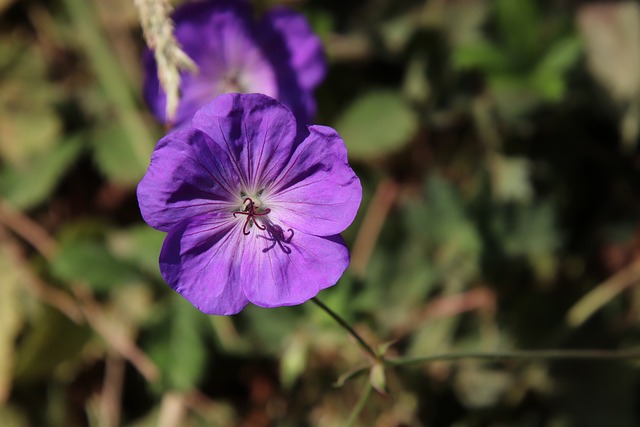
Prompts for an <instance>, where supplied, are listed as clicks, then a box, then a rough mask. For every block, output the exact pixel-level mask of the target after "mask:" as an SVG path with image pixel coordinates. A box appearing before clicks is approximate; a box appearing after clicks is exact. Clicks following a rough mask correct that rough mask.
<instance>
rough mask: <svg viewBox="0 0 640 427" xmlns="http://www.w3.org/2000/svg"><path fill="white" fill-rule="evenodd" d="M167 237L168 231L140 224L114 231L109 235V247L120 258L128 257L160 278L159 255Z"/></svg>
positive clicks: (130, 260)
mask: <svg viewBox="0 0 640 427" xmlns="http://www.w3.org/2000/svg"><path fill="white" fill-rule="evenodd" d="M165 237H166V233H163V232H161V231H158V230H155V229H153V228H151V227H149V226H146V225H138V226H133V227H131V228H129V229H127V230H122V231H118V232H116V233H112V234H111V235H110V236H109V247H110V249H111V251H112V252H113V254H114V255H115V256H117V257H118V258H122V259H127V260H128V261H129V262H131V263H133V264H135V265H137V266H138V267H140V268H141V269H142V270H144V271H146V272H148V273H151V274H154V275H155V276H156V277H158V278H160V270H159V268H158V256H159V255H160V249H161V248H162V242H164V238H165Z"/></svg>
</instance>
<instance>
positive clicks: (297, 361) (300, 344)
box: [280, 332, 309, 389]
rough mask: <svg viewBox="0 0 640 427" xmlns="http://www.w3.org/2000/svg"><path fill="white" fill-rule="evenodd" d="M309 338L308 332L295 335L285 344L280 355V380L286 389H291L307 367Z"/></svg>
mask: <svg viewBox="0 0 640 427" xmlns="http://www.w3.org/2000/svg"><path fill="white" fill-rule="evenodd" d="M308 353H309V339H308V338H307V336H306V334H303V333H302V332H301V333H297V334H295V335H293V336H292V337H291V338H290V339H289V340H288V342H287V344H286V345H285V347H284V349H283V351H282V355H281V356H280V381H281V382H282V386H283V387H284V388H286V389H291V388H292V387H293V385H294V384H295V381H296V380H297V379H298V378H299V377H300V375H302V373H303V372H304V370H305V368H306V367H307V356H308Z"/></svg>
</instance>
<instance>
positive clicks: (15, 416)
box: [0, 2, 30, 427]
mask: <svg viewBox="0 0 640 427" xmlns="http://www.w3.org/2000/svg"><path fill="white" fill-rule="evenodd" d="M0 3H1V2H0ZM0 6H1V4H0ZM0 420H2V426H3V427H29V426H30V424H29V421H28V420H27V417H25V416H24V414H23V413H22V412H21V411H19V410H18V409H17V408H14V407H12V406H9V405H2V406H0Z"/></svg>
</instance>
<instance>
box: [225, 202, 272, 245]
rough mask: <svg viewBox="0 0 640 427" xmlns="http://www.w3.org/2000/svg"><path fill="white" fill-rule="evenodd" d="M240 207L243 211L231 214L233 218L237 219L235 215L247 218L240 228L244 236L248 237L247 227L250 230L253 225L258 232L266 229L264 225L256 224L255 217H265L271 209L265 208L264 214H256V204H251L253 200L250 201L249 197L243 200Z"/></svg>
mask: <svg viewBox="0 0 640 427" xmlns="http://www.w3.org/2000/svg"><path fill="white" fill-rule="evenodd" d="M242 206H243V207H244V210H242V211H235V212H233V217H234V218H237V217H236V215H246V216H247V219H246V220H245V221H244V225H243V226H242V234H244V235H245V236H248V235H249V230H248V229H247V225H248V226H249V228H251V226H252V225H255V226H256V227H257V228H258V229H259V230H266V229H267V227H265V226H264V225H260V224H258V223H257V222H256V219H255V217H257V216H264V215H267V214H268V213H269V212H271V209H269V208H266V209H265V210H264V212H257V209H256V204H255V203H253V200H251V198H250V197H247V198H246V199H244V201H243V202H242Z"/></svg>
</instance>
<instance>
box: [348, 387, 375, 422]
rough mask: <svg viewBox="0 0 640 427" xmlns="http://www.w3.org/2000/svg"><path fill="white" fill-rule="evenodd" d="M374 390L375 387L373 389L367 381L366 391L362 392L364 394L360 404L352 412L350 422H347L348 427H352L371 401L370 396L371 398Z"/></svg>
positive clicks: (361, 396) (359, 401)
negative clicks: (368, 401)
mask: <svg viewBox="0 0 640 427" xmlns="http://www.w3.org/2000/svg"><path fill="white" fill-rule="evenodd" d="M372 388H373V387H371V383H370V382H369V381H367V382H366V384H365V385H364V390H362V394H361V395H360V399H358V403H357V404H356V406H355V407H354V408H353V411H351V415H349V420H348V421H347V427H351V426H352V425H353V424H354V423H355V422H356V420H357V419H358V416H359V415H360V413H361V412H362V410H363V409H364V405H366V404H367V400H369V396H371V389H372Z"/></svg>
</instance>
